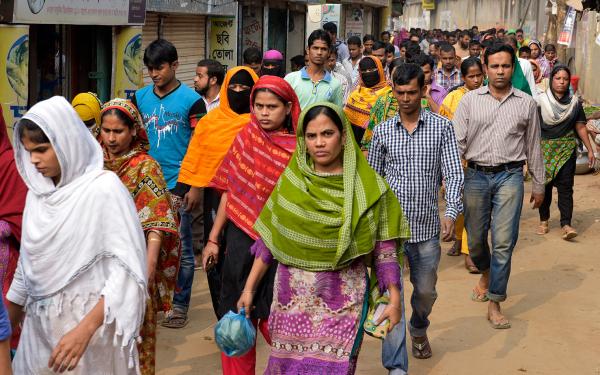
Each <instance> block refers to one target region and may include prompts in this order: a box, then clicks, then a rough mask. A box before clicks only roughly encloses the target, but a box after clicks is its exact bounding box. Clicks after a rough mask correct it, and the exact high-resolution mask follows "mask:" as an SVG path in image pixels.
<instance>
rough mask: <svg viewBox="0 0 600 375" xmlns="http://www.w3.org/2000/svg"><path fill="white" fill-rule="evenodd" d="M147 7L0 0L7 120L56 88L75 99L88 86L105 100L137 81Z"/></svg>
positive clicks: (1, 83)
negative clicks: (0, 1)
mask: <svg viewBox="0 0 600 375" xmlns="http://www.w3.org/2000/svg"><path fill="white" fill-rule="evenodd" d="M145 6H146V2H145V0H114V1H111V2H95V1H91V2H90V1H72V0H53V1H51V2H50V1H35V2H32V1H26V0H12V1H5V2H2V3H0V22H1V23H3V24H2V25H0V26H1V29H0V30H1V32H0V53H1V54H2V55H0V61H2V64H0V69H2V70H3V71H2V74H0V104H1V105H2V109H3V112H4V115H5V119H6V120H7V123H8V124H9V127H12V126H13V124H14V123H15V121H16V120H18V119H19V118H20V117H21V116H22V115H23V114H24V112H25V111H26V110H27V108H29V107H30V106H31V105H33V104H35V103H37V102H38V101H40V100H44V99H47V98H50V97H52V96H54V95H62V96H64V97H66V98H67V99H68V100H71V99H72V98H73V97H74V96H75V95H77V94H78V93H80V92H88V91H90V92H94V93H97V94H98V96H99V97H100V99H101V100H103V101H106V100H109V99H110V98H111V97H113V96H123V97H126V96H127V95H128V92H133V90H135V89H136V88H137V87H139V86H140V85H141V57H142V55H141V54H140V51H141V40H140V35H141V25H143V24H144V19H145ZM4 72H6V74H4Z"/></svg>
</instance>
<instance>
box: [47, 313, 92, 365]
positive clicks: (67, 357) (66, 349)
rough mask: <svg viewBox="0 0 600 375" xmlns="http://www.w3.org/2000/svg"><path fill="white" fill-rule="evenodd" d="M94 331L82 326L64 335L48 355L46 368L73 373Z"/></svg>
mask: <svg viewBox="0 0 600 375" xmlns="http://www.w3.org/2000/svg"><path fill="white" fill-rule="evenodd" d="M94 332H95V330H92V329H88V328H87V327H85V326H82V324H79V325H77V327H75V328H74V329H72V330H71V331H69V332H68V333H67V334H66V335H64V336H63V337H62V338H61V339H60V341H59V342H58V344H57V345H56V347H55V348H54V350H53V351H52V355H50V360H49V361H48V367H49V368H51V369H52V370H53V371H54V372H61V373H62V372H65V371H67V370H68V371H73V370H74V369H75V367H77V364H78V363H79V360H80V359H81V356H82V355H83V353H85V350H86V349H87V346H88V344H89V342H90V340H91V338H92V336H93V335H94Z"/></svg>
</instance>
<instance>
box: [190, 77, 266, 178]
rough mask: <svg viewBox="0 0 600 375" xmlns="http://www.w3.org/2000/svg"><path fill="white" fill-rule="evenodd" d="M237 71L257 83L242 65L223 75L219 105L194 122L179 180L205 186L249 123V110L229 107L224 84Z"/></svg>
mask: <svg viewBox="0 0 600 375" xmlns="http://www.w3.org/2000/svg"><path fill="white" fill-rule="evenodd" d="M240 70H245V71H247V72H248V73H250V75H251V76H252V79H253V80H254V82H255V83H256V81H258V76H257V75H256V73H254V71H253V70H252V69H250V68H248V67H245V66H238V67H235V68H232V69H230V70H229V71H228V72H227V74H226V75H225V79H224V81H223V85H221V91H220V94H219V97H220V98H221V99H220V100H221V102H220V104H219V107H218V108H215V109H213V110H212V111H210V112H209V113H208V114H207V115H206V116H204V117H203V118H202V119H201V120H200V121H199V122H198V124H197V125H196V130H195V131H194V136H193V137H192V140H191V141H190V145H189V146H188V150H187V153H186V154H185V157H184V158H183V161H182V163H181V170H180V171H179V181H180V182H183V183H185V184H188V185H191V186H195V187H206V186H208V184H209V183H210V181H211V180H212V179H213V177H214V176H215V174H216V172H217V169H218V168H219V166H220V165H221V162H223V159H224V158H225V155H227V151H229V147H230V146H231V144H232V143H233V140H234V139H235V136H236V135H237V134H238V133H239V132H240V130H242V128H243V127H244V125H246V124H248V123H249V122H250V113H244V114H242V115H238V114H237V113H235V112H234V111H233V110H232V109H231V108H230V106H229V100H228V98H227V87H228V86H229V81H231V77H233V76H234V75H235V74H236V73H237V72H239V71H240Z"/></svg>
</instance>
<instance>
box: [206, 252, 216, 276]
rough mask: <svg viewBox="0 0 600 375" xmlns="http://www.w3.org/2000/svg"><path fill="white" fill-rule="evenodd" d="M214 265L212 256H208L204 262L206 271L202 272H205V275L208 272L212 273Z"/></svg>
mask: <svg viewBox="0 0 600 375" xmlns="http://www.w3.org/2000/svg"><path fill="white" fill-rule="evenodd" d="M215 265H216V262H215V258H214V257H213V256H212V255H209V256H208V260H207V261H206V269H205V270H204V271H206V273H209V272H210V271H212V269H213V268H215Z"/></svg>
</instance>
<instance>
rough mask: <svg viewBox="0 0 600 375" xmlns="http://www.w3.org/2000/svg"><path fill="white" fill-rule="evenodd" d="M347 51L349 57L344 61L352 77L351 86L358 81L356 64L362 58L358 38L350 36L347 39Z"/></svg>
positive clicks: (360, 43)
mask: <svg viewBox="0 0 600 375" xmlns="http://www.w3.org/2000/svg"><path fill="white" fill-rule="evenodd" d="M348 50H349V51H350V57H349V58H348V59H346V62H347V63H348V64H347V65H349V67H350V68H352V69H351V70H350V73H351V75H352V86H354V85H355V84H356V82H357V81H358V63H359V62H360V60H361V59H362V57H363V48H362V42H361V40H360V38H359V37H358V36H351V37H350V38H348Z"/></svg>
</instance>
